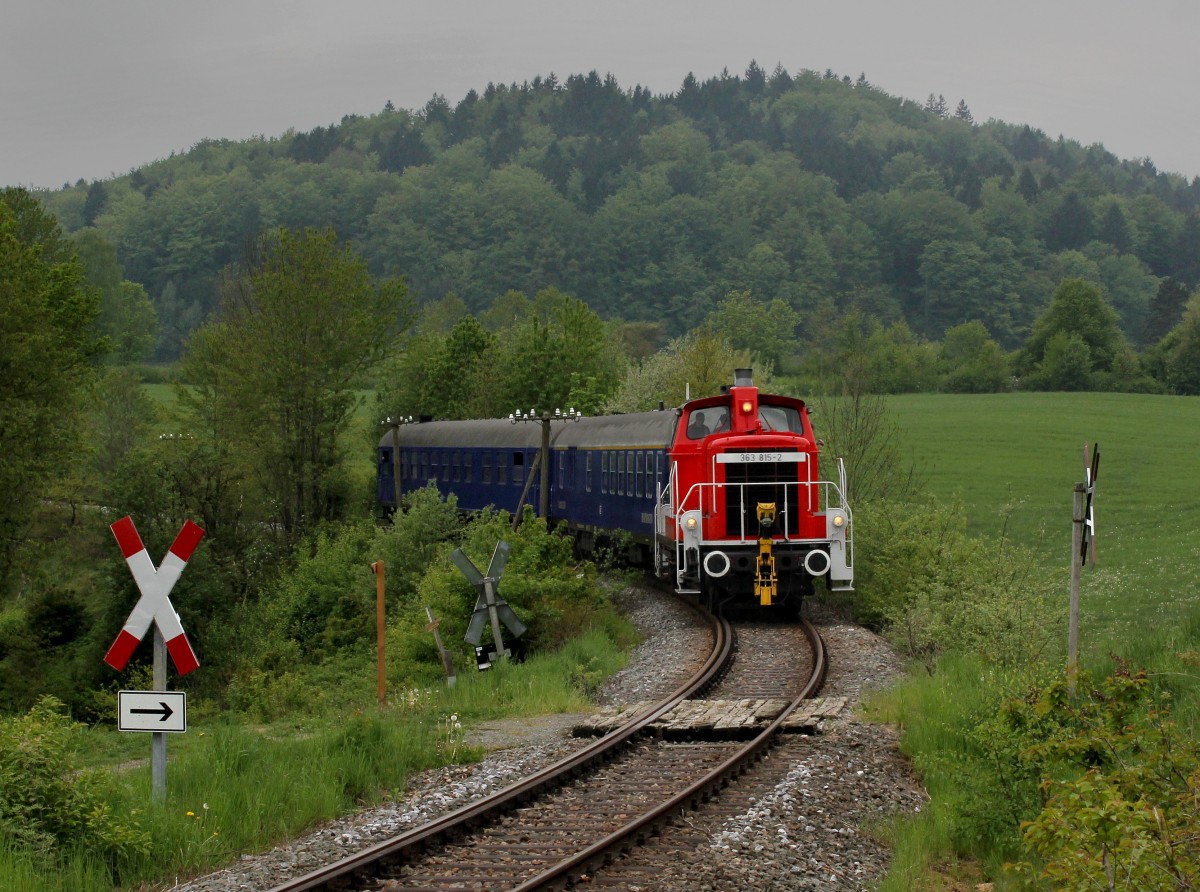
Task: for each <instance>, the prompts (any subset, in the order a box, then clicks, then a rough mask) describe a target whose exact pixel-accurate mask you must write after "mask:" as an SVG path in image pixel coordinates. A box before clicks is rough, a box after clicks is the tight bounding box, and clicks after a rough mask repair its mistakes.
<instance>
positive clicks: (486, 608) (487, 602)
mask: <svg viewBox="0 0 1200 892" xmlns="http://www.w3.org/2000/svg"><path fill="white" fill-rule="evenodd" d="M511 549H512V546H510V545H509V544H508V543H507V542H500V543H499V544H497V545H496V550H495V551H494V552H492V560H491V562H490V563H489V564H488V570H487V575H486V576H485V575H484V574H482V573H480V572H479V570H478V569H476V567H475V565H474V564H473V563H471V559H470V558H469V557H467V556H466V554H465V553H464V552H463V550H462V549H461V548H456V549H454V552H453V553H452V554H451V555H450V559H451V560H452V561H454V563H455V566H457V567H458V569H459V570H461V571H462V574H463V576H465V577H467V579H468V580H469V581H470V583H471V584H472V585H473V586H475V588H476V590H477V591H478V592H479V594H478V597H477V598H476V599H475V612H474V613H472V614H471V621H470V623H468V624H467V634H466V635H464V636H463V639H464V640H465V641H466V642H467V643H468V644H473V645H476V646H477V647H478V645H479V641H480V639H481V638H482V637H483V629H484V625H485V624H486V623H487V621H488V620H489V619H490V620H491V623H492V638H493V639H494V640H495V643H496V654H497V655H498V656H504V655H505V654H507V653H508V651H507V650H505V648H504V640H503V638H502V634H501V631H500V624H501V623H504V625H505V626H507V627H508V630H509V631H510V632H511V633H512V634H513V635H514V636H515V637H517V638H520V637H521V636H522V635H524V634H525V624H524V623H523V622H521V620H520V619H519V618H518V617H517V615H516V614H515V613H513V610H512V608H511V607H509V606H508V604H506V603H505V601H504V599H503V598H501V597H500V595H499V593H498V592H497V589H498V588H499V586H500V577H501V576H502V575H503V574H504V565H505V564H506V563H507V562H508V554H509V552H510V551H511Z"/></svg>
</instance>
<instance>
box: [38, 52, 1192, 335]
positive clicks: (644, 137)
mask: <svg viewBox="0 0 1200 892" xmlns="http://www.w3.org/2000/svg"><path fill="white" fill-rule="evenodd" d="M42 197H43V199H44V200H45V203H46V205H47V207H48V209H49V210H50V211H51V212H52V213H53V214H55V215H56V216H57V217H58V219H59V221H60V223H61V224H62V226H63V228H64V229H65V230H66V231H68V232H72V231H75V230H78V229H81V228H84V227H89V226H92V227H95V228H97V229H98V230H99V231H100V233H102V234H103V236H104V237H105V238H106V239H108V240H109V241H111V242H112V243H113V244H114V245H115V246H116V247H117V251H118V256H119V258H120V261H121V263H122V265H123V267H124V274H125V276H126V277H127V278H129V279H132V280H133V281H135V282H138V283H141V284H142V285H144V286H145V288H146V290H147V292H148V293H149V295H150V298H151V300H152V301H153V303H154V305H155V307H156V309H157V311H158V314H159V318H160V320H161V323H162V327H163V337H162V338H161V339H160V343H159V346H158V357H159V358H162V359H169V358H173V357H174V356H176V355H177V354H178V351H179V348H180V344H181V342H182V339H183V337H184V336H185V335H186V333H187V332H188V331H190V330H191V329H192V328H193V327H195V326H196V325H197V324H198V323H199V322H200V321H202V319H203V318H204V317H205V316H206V315H207V314H208V313H209V312H210V311H211V310H212V309H213V307H214V306H215V300H216V283H217V278H218V274H219V272H220V270H221V269H222V267H224V266H225V265H226V264H227V263H229V262H231V261H233V260H235V259H237V258H238V257H239V256H240V254H241V252H242V251H243V249H244V246H245V245H246V244H247V243H248V240H249V239H250V238H251V237H252V236H253V235H255V234H256V233H258V232H260V231H262V230H264V229H267V228H271V227H279V226H283V227H288V228H291V229H299V228H303V227H309V226H317V227H325V226H332V227H333V228H334V229H335V230H336V231H337V233H338V235H339V236H340V237H341V238H343V239H346V240H349V241H350V242H351V243H352V244H353V246H354V247H355V249H356V250H357V251H359V252H360V253H361V254H362V255H363V256H365V257H366V259H367V261H368V263H369V264H370V266H371V268H372V270H373V271H374V272H375V273H378V274H402V275H404V276H406V277H407V279H408V282H409V286H410V288H411V289H412V291H413V292H414V293H415V294H416V296H417V297H418V298H420V299H421V300H432V299H438V298H442V297H444V296H445V295H446V294H448V293H454V294H457V295H458V296H459V297H461V298H462V299H463V300H464V301H465V303H466V305H467V307H468V309H470V310H472V311H474V312H478V311H480V310H481V309H483V308H485V307H487V306H488V305H489V304H490V303H491V301H492V300H493V299H494V298H495V297H496V296H498V295H500V294H503V293H505V292H506V291H508V290H510V289H516V290H519V291H522V292H525V293H526V294H533V293H535V292H537V291H538V290H539V289H542V288H545V287H547V286H554V287H557V288H558V289H560V290H561V291H564V292H567V293H569V294H571V295H574V296H575V297H578V298H580V299H582V300H584V301H586V302H587V303H588V304H589V305H590V306H591V307H592V308H593V309H594V310H595V311H596V312H598V313H600V314H601V315H602V316H604V317H611V318H620V319H624V320H629V321H636V320H654V321H658V322H662V323H663V324H664V326H665V333H666V334H668V335H672V334H678V333H680V332H682V331H684V330H686V329H688V328H690V327H692V326H693V325H694V324H695V321H696V320H697V319H700V318H703V317H704V316H705V315H706V314H707V313H708V312H709V311H710V310H711V309H712V308H713V307H714V306H715V304H716V302H717V300H718V299H720V298H721V297H723V296H724V295H726V294H728V293H729V292H731V291H735V290H738V291H746V290H748V291H750V292H751V293H752V294H753V295H754V296H755V297H761V298H765V299H773V298H776V297H779V298H783V299H784V300H786V301H787V302H789V303H790V304H791V305H792V307H793V308H794V309H795V310H797V311H798V312H799V314H800V318H801V320H802V325H803V320H805V319H808V318H812V317H813V314H814V312H815V311H818V310H820V311H825V312H827V311H828V310H829V309H830V308H833V309H834V310H836V311H844V310H847V309H849V308H859V309H861V310H862V311H863V312H864V313H865V314H867V315H869V316H873V317H875V318H878V319H879V320H880V321H882V322H884V323H888V322H892V321H896V320H901V319H903V320H905V321H906V322H907V323H908V325H909V326H910V327H911V328H912V329H913V330H914V331H915V332H917V333H918V334H921V335H925V336H927V337H931V338H939V337H940V336H941V334H942V332H944V331H945V330H946V329H947V328H948V327H950V326H954V325H956V324H959V323H961V322H963V321H965V320H969V319H979V320H982V321H983V322H984V323H985V324H986V326H987V327H988V329H989V331H990V332H991V333H992V335H993V336H994V337H995V338H996V339H997V340H998V341H999V342H1000V343H1001V344H1003V345H1004V346H1006V347H1015V346H1017V345H1018V344H1020V343H1021V342H1022V341H1023V339H1024V338H1025V337H1026V336H1027V335H1028V333H1029V331H1030V327H1031V324H1032V322H1033V320H1034V319H1035V317H1036V316H1037V315H1038V314H1039V313H1040V312H1041V311H1043V310H1044V309H1045V308H1046V306H1047V304H1048V303H1049V300H1050V296H1051V294H1052V293H1053V291H1054V288H1055V286H1056V285H1057V284H1058V283H1059V282H1060V281H1061V280H1062V279H1063V278H1065V277H1081V278H1085V279H1090V280H1093V281H1095V282H1097V283H1099V284H1101V285H1102V286H1103V287H1104V290H1105V293H1106V294H1107V296H1108V299H1109V300H1110V301H1111V302H1112V305H1113V306H1114V308H1115V309H1116V310H1117V312H1118V314H1119V317H1120V323H1121V326H1122V328H1123V329H1124V331H1125V333H1126V334H1127V335H1128V336H1129V337H1130V339H1131V340H1133V341H1134V342H1135V343H1148V342H1150V341H1151V340H1157V338H1159V337H1161V336H1162V334H1163V333H1165V329H1164V330H1163V331H1154V332H1150V331H1148V330H1147V320H1148V307H1149V306H1150V301H1151V299H1152V298H1153V296H1154V295H1155V292H1156V288H1157V287H1158V285H1159V283H1160V281H1161V280H1163V279H1165V278H1167V277H1170V278H1173V279H1175V280H1177V281H1178V282H1179V283H1181V284H1183V285H1184V286H1186V288H1187V289H1189V290H1190V289H1191V288H1193V287H1195V286H1196V285H1197V283H1200V215H1198V209H1200V180H1192V181H1191V182H1190V183H1189V182H1188V181H1187V180H1185V179H1183V178H1181V177H1179V176H1175V175H1169V174H1163V173H1160V172H1158V171H1156V169H1155V168H1154V165H1153V164H1152V163H1151V162H1150V161H1149V160H1121V159H1119V158H1117V157H1115V156H1114V155H1112V154H1111V153H1109V152H1108V151H1106V150H1105V149H1104V148H1103V147H1102V146H1099V145H1094V146H1087V147H1084V146H1081V145H1079V144H1078V143H1075V142H1072V141H1070V140H1065V139H1062V138H1061V137H1060V138H1058V139H1052V138H1049V137H1048V136H1047V135H1046V134H1045V133H1043V132H1041V131H1038V130H1033V129H1031V128H1029V127H1027V126H1019V125H1012V124H1007V123H1003V122H997V121H988V122H986V123H980V122H976V121H973V120H972V118H971V114H970V111H969V109H968V107H967V105H966V104H965V102H960V103H959V104H958V106H957V108H956V109H953V108H951V107H950V106H949V105H948V104H947V103H946V102H945V101H944V100H943V99H942V98H941V97H932V96H931V97H930V98H929V100H928V101H925V102H914V101H911V100H907V99H901V98H897V97H895V96H891V95H889V94H888V93H886V92H884V91H883V90H881V89H879V88H877V87H875V86H873V85H871V84H870V83H868V82H867V80H866V79H865V77H861V76H860V77H859V78H858V79H857V80H852V79H851V78H849V77H838V76H835V75H834V74H832V73H831V72H826V73H824V74H820V73H817V72H812V71H803V72H801V73H799V74H796V75H790V74H788V73H787V72H786V71H784V70H783V69H781V68H777V69H776V70H775V71H774V72H773V73H770V74H768V73H767V72H765V71H764V70H763V69H761V68H759V67H758V66H757V65H755V64H753V63H752V64H751V65H750V67H749V69H748V70H747V71H746V72H745V73H744V74H743V75H742V76H734V75H723V76H721V77H718V78H714V79H712V80H708V81H705V82H703V83H701V82H699V81H697V80H696V79H694V78H693V77H691V76H690V75H689V76H688V77H687V78H686V79H685V80H684V81H683V83H682V85H681V86H680V88H679V90H678V91H676V92H675V93H674V94H672V95H669V96H654V95H651V93H650V92H649V91H648V90H645V89H643V88H641V87H635V88H633V89H628V88H625V87H622V86H621V85H620V84H618V83H617V82H616V81H615V79H613V78H612V77H611V76H610V77H606V78H604V77H600V76H599V75H597V74H596V73H595V72H593V73H591V74H587V75H573V76H571V77H569V78H567V79H566V81H565V82H564V81H559V80H558V79H556V78H555V77H553V76H550V77H546V78H537V79H534V80H533V81H531V82H529V83H525V84H521V85H515V84H514V85H511V86H502V85H491V84H489V85H488V87H487V89H486V90H485V91H484V92H483V93H482V94H477V93H476V92H474V91H472V92H470V93H468V94H467V96H466V97H465V98H463V99H462V100H461V101H460V102H459V103H458V104H457V105H453V106H452V105H451V104H450V103H448V102H447V101H446V100H445V99H444V98H443V97H441V96H434V97H433V99H431V100H430V101H429V102H428V103H427V104H426V106H425V107H424V108H423V109H421V110H419V111H415V112H410V111H405V110H399V109H394V108H392V107H391V104H390V103H389V105H388V106H387V107H386V108H385V109H384V110H383V111H382V112H380V113H379V114H376V115H371V116H369V117H356V116H351V117H346V118H344V119H343V120H342V122H341V123H340V124H337V125H333V126H330V127H328V128H320V127H319V128H317V129H315V130H313V131H311V132H309V133H288V134H285V135H283V136H281V137H278V138H271V139H268V138H259V139H253V140H249V141H245V142H229V141H206V142H202V143H200V144H199V145H197V146H195V147H194V148H193V149H191V150H190V151H188V152H187V153H186V154H182V155H178V156H173V157H171V158H168V159H164V160H161V161H157V162H155V163H152V164H149V165H147V166H145V167H142V168H139V169H137V170H134V171H132V172H131V173H130V174H128V175H126V176H122V177H118V178H116V179H112V180H107V181H96V182H93V183H91V184H88V183H85V182H83V181H80V182H79V183H77V184H76V185H75V186H72V187H64V189H62V190H61V191H58V192H53V193H46V194H44V195H43V196H42ZM1174 321H1177V320H1166V323H1169V324H1173V322H1174ZM1166 323H1161V322H1160V323H1156V324H1155V326H1153V327H1157V328H1161V325H1162V324H1166ZM1169 324H1168V325H1167V327H1168V328H1169Z"/></svg>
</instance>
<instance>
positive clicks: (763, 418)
mask: <svg viewBox="0 0 1200 892" xmlns="http://www.w3.org/2000/svg"><path fill="white" fill-rule="evenodd" d="M758 420H759V422H761V424H762V426H763V430H767V431H788V432H789V433H793V434H802V433H804V425H803V424H802V423H801V421H800V411H799V410H798V409H793V408H792V407H791V406H766V405H762V404H760V405H759V407H758Z"/></svg>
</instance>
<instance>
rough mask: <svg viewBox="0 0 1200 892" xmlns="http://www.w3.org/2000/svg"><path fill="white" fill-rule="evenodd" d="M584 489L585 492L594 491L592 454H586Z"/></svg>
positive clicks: (584, 461)
mask: <svg viewBox="0 0 1200 892" xmlns="http://www.w3.org/2000/svg"><path fill="white" fill-rule="evenodd" d="M583 489H584V491H585V492H591V491H592V454H591V453H590V452H585V453H584V459H583Z"/></svg>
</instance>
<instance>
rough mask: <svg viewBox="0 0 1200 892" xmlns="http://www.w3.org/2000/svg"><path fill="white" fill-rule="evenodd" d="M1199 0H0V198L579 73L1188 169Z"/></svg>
mask: <svg viewBox="0 0 1200 892" xmlns="http://www.w3.org/2000/svg"><path fill="white" fill-rule="evenodd" d="M1198 45H1200V4H1198V3H1197V2H1196V0H1141V2H1139V3H1134V2H1132V0H1090V2H1083V0H1005V2H989V3H986V4H984V3H977V2H974V0H907V2H900V0H821V2H810V0H726V2H723V3H713V2H709V0H691V2H686V0H637V2H631V0H603V2H590V3H578V2H572V0H558V2H545V0H509V2H506V3H485V2H463V0H435V2H428V3H422V4H417V3H411V2H405V0H340V2H337V3H332V2H328V0H325V2H315V0H236V2H235V0H191V2H184V0H105V2H97V0H75V2H66V0H0V186H5V185H26V186H49V187H55V188H56V187H58V186H61V185H62V184H63V183H65V182H74V181H75V180H77V179H79V178H83V179H86V180H91V179H97V178H101V179H102V178H107V177H110V176H114V175H119V174H123V173H127V172H128V171H129V170H130V169H131V168H134V167H138V166H140V165H142V164H145V163H148V162H150V161H154V160H156V159H158V158H163V157H165V156H167V155H169V154H170V153H171V152H172V151H182V150H186V149H188V148H189V147H190V146H192V145H194V144H195V143H196V142H197V141H199V140H201V139H204V138H228V139H235V140H236V139H244V138H246V137H249V136H254V135H265V136H268V137H270V136H277V135H279V134H281V133H283V132H285V131H286V130H287V129H288V128H295V129H297V130H310V129H312V128H313V127H315V126H317V125H327V124H331V123H335V122H337V121H339V120H340V119H341V118H342V116H343V115H346V114H361V115H367V114H372V113H374V112H377V111H379V110H380V109H381V108H382V107H383V105H384V103H385V102H387V101H388V100H389V99H390V100H391V101H392V102H393V103H394V104H395V105H396V106H397V107H400V108H420V107H421V106H423V105H424V104H425V102H426V101H427V100H428V99H429V98H430V96H432V95H433V94H434V93H441V94H442V95H444V96H445V97H446V98H447V99H448V100H449V101H450V102H451V104H454V103H456V102H457V101H458V100H459V99H461V98H462V96H463V94H465V93H466V91H467V90H469V89H471V88H476V89H479V90H482V89H483V88H484V87H485V86H486V85H487V83H488V82H489V81H494V82H497V83H512V82H514V81H515V82H518V83H519V82H521V81H524V80H528V79H530V78H532V77H534V76H535V75H539V74H541V75H546V74H549V73H551V72H554V73H555V74H557V75H558V76H559V78H560V79H565V78H566V76H567V75H570V74H575V73H586V72H588V71H590V70H592V69H595V70H597V71H599V72H600V73H601V74H606V73H612V74H613V75H614V76H615V77H616V78H617V80H618V81H619V82H620V84H621V85H622V86H623V87H625V88H629V89H632V88H633V87H634V86H635V85H636V84H641V85H642V86H645V87H649V88H650V89H651V90H652V91H653V92H654V93H656V94H662V93H671V92H674V91H675V90H676V89H678V87H679V85H680V83H681V82H682V81H683V78H684V76H685V75H686V74H687V73H688V72H689V71H691V72H693V73H695V75H696V76H697V77H698V78H700V79H701V80H703V79H705V78H707V77H711V76H713V75H717V74H719V73H720V72H721V70H722V69H723V68H728V69H729V71H730V72H732V73H738V74H740V73H741V72H743V71H744V70H745V69H746V67H747V65H748V64H749V63H750V61H751V60H752V59H753V60H755V61H757V62H758V64H759V65H760V66H761V67H762V68H764V69H766V70H767V71H768V72H769V71H771V70H772V69H774V67H775V65H776V64H777V63H781V64H782V65H783V66H784V68H786V69H787V70H788V71H790V72H793V73H795V72H797V71H799V70H801V69H806V68H807V69H814V70H818V71H824V70H825V69H826V68H831V69H833V70H834V71H835V72H837V73H838V74H839V75H850V76H851V77H855V78H856V77H857V76H858V75H859V73H865V74H866V76H867V78H868V80H870V81H871V82H872V83H873V84H875V85H876V86H878V87H879V88H881V89H883V90H885V91H886V92H888V93H890V94H892V95H894V96H901V97H906V98H909V99H914V100H917V101H919V102H924V100H925V97H927V96H928V95H929V94H930V93H935V94H942V95H944V96H945V98H946V101H947V102H948V103H950V105H951V107H953V106H954V105H956V104H957V103H958V101H959V100H960V99H965V100H966V102H967V105H968V106H969V107H970V109H971V112H972V114H973V115H974V116H975V119H976V120H978V121H984V120H987V119H988V118H998V119H1001V120H1004V121H1008V122H1010V123H1016V124H1030V125H1032V126H1034V127H1037V128H1039V129H1042V130H1044V131H1046V132H1047V133H1048V134H1049V135H1050V136H1051V137H1057V136H1058V135H1060V134H1061V135H1063V136H1066V137H1067V138H1069V139H1075V140H1077V141H1079V142H1081V143H1083V144H1085V145H1087V144H1090V143H1095V142H1100V143H1103V144H1104V145H1105V147H1106V148H1108V149H1109V150H1110V151H1112V152H1114V153H1115V154H1117V155H1118V156H1120V157H1122V158H1144V157H1149V158H1151V159H1152V160H1153V161H1154V163H1155V164H1156V165H1157V166H1158V168H1159V169H1160V170H1164V171H1173V172H1177V173H1182V174H1184V175H1186V176H1188V177H1189V178H1190V177H1192V176H1197V175H1200V113H1198V110H1197V100H1196V87H1197V85H1198V83H1200V78H1198V77H1197V73H1196V72H1197V46H1198Z"/></svg>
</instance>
